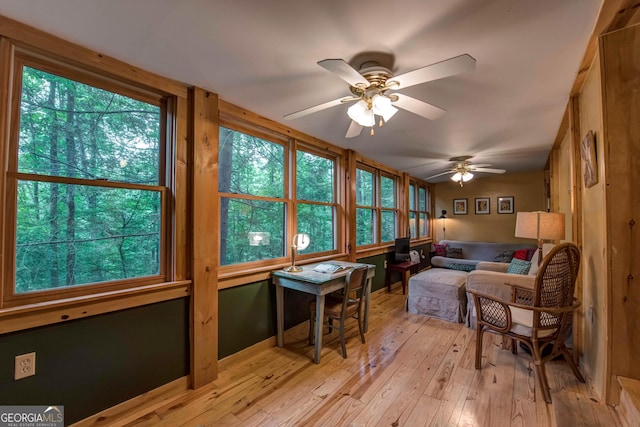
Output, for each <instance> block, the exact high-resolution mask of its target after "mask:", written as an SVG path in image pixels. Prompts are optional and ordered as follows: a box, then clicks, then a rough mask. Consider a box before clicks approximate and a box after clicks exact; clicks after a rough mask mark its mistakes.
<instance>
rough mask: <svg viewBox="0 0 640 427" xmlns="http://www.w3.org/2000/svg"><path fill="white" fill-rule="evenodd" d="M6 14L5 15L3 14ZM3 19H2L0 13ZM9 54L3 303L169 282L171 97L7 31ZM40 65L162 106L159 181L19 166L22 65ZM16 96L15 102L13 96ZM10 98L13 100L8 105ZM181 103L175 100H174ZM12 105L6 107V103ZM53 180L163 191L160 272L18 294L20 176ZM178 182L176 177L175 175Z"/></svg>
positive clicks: (6, 53)
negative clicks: (15, 39)
mask: <svg viewBox="0 0 640 427" xmlns="http://www.w3.org/2000/svg"><path fill="white" fill-rule="evenodd" d="M0 18H1V17H0ZM0 20H1V19H0ZM1 40H2V51H1V54H2V56H3V59H7V62H6V64H5V66H4V67H3V70H2V72H3V74H6V78H7V79H6V80H3V81H2V84H3V87H4V88H6V89H7V92H8V96H7V97H6V98H3V100H2V101H3V102H6V103H5V104H4V106H3V108H7V107H8V110H7V111H3V114H2V119H3V122H2V123H3V124H5V125H9V129H10V132H7V134H8V137H9V138H8V139H5V140H4V141H3V143H4V144H5V147H8V148H7V150H6V151H5V152H6V153H8V155H9V158H8V161H7V162H6V165H7V168H8V170H6V171H3V172H4V173H3V175H4V177H3V178H2V182H0V184H4V188H5V193H4V194H5V203H4V206H3V209H4V213H5V215H4V218H5V219H4V221H5V226H4V236H3V238H2V239H1V240H2V244H3V246H4V250H3V253H4V260H3V265H2V268H3V273H2V274H1V277H2V278H3V282H4V285H3V286H2V287H1V289H0V297H1V298H0V309H3V308H7V307H17V306H22V305H25V306H31V305H33V304H43V303H46V302H55V301H57V300H66V299H69V298H80V297H87V296H88V297H90V296H92V295H94V294H100V293H108V292H119V291H123V290H126V289H128V288H132V287H133V288H137V287H140V286H149V285H154V284H159V283H166V282H167V281H168V280H170V275H171V274H173V271H174V266H173V265H169V261H170V260H173V256H172V254H171V253H170V251H171V248H172V247H173V245H172V241H173V239H172V237H173V233H172V231H173V229H172V224H173V222H174V221H173V219H172V218H171V217H170V216H171V206H172V202H171V200H169V199H170V198H169V194H170V193H169V192H170V191H171V188H169V187H168V186H166V182H167V175H169V174H170V173H171V172H172V171H173V164H174V163H173V159H172V158H171V157H170V156H169V155H168V152H171V153H172V152H173V148H174V147H175V145H176V142H175V135H174V134H173V133H169V131H168V129H169V127H170V126H172V127H173V126H174V125H173V124H171V123H172V120H171V119H170V117H175V111H173V110H169V108H168V101H169V100H170V99H171V97H167V96H166V95H165V96H163V95H162V94H161V93H160V92H158V91H156V92H153V91H150V90H147V89H146V88H144V87H142V86H140V87H138V86H134V85H132V84H130V83H127V82H122V81H119V80H116V79H113V78H110V77H107V76H105V75H102V74H96V73H95V71H92V70H91V69H85V68H83V67H81V66H77V65H73V64H72V63H71V61H69V62H66V61H65V60H63V59H61V58H58V57H54V56H49V55H46V54H45V53H43V52H41V50H38V49H33V48H29V47H25V46H24V45H19V47H14V44H13V43H12V42H10V41H9V40H8V39H6V38H4V37H2V38H1ZM25 66H26V67H30V68H35V69H39V70H42V71H45V72H48V73H52V74H55V75H58V76H61V77H63V78H66V79H70V80H74V81H77V82H79V83H82V84H87V85H91V86H94V87H98V88H100V89H103V90H107V91H110V92H113V93H117V94H119V95H124V96H127V97H130V98H133V99H136V100H139V101H142V102H146V103H148V104H151V105H155V106H158V107H160V124H159V132H160V135H159V137H160V142H161V145H160V148H159V150H160V153H159V164H158V185H141V184H133V183H131V184H130V183H126V182H119V181H106V180H104V181H103V180H90V179H84V178H72V177H64V176H48V175H39V174H33V173H22V172H17V165H18V133H19V121H20V114H19V111H20V103H21V97H22V72H23V71H22V70H23V67H25ZM9 100H10V102H9ZM8 104H10V105H8ZM172 105H174V106H175V102H173V103H172ZM5 106H6V107H5ZM20 179H22V180H29V181H40V182H53V183H61V184H68V185H83V186H97V187H102V188H122V189H135V190H143V191H157V192H159V193H160V198H161V202H160V203H161V213H160V214H161V218H162V223H161V226H160V271H159V274H157V275H151V276H144V277H140V278H126V279H122V280H115V281H109V282H100V283H87V284H80V285H76V286H71V287H64V288H56V289H48V290H42V291H34V292H28V293H21V294H17V293H16V292H15V237H16V236H15V233H16V209H17V205H16V203H17V184H18V180H20ZM169 181H171V182H173V180H172V179H171V180H169Z"/></svg>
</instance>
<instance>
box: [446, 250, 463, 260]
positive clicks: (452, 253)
mask: <svg viewBox="0 0 640 427" xmlns="http://www.w3.org/2000/svg"><path fill="white" fill-rule="evenodd" d="M447 257H449V258H462V248H450V247H448V248H447Z"/></svg>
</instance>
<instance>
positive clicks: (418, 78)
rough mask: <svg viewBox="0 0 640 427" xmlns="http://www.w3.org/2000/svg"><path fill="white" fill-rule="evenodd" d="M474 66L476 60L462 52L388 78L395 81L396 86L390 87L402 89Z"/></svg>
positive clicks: (461, 71)
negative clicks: (453, 56)
mask: <svg viewBox="0 0 640 427" xmlns="http://www.w3.org/2000/svg"><path fill="white" fill-rule="evenodd" d="M475 68H476V60H475V59H473V57H471V56H470V55H467V54H464V55H460V56H456V57H455V58H450V59H445V60H444V61H440V62H436V63H435V64H431V65H427V66H426V67H422V68H418V69H417V70H413V71H409V72H408V73H404V74H400V75H399V76H395V77H393V78H391V79H389V82H387V85H388V86H391V85H390V84H389V83H390V82H397V83H398V86H391V89H394V90H396V89H403V88H405V87H409V86H413V85H418V84H421V83H426V82H430V81H433V80H438V79H442V78H444V77H449V76H455V75H456V74H461V73H465V72H467V71H473V70H475Z"/></svg>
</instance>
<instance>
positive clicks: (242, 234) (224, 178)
mask: <svg viewBox="0 0 640 427" xmlns="http://www.w3.org/2000/svg"><path fill="white" fill-rule="evenodd" d="M219 144H220V148H219V156H220V157H219V159H220V169H219V178H218V191H219V192H220V237H221V238H220V265H221V266H225V265H232V264H239V263H246V262H252V261H259V260H265V259H273V258H280V257H284V256H285V253H286V252H285V249H286V248H285V230H286V228H287V227H286V225H287V223H286V214H287V210H286V205H287V204H286V200H285V198H284V197H285V174H286V169H285V147H284V145H283V144H281V143H276V142H272V141H269V140H266V139H264V138H260V137H258V136H253V135H249V134H247V133H243V132H240V131H237V130H233V129H229V128H225V127H220V143H219ZM255 237H260V238H259V239H257V240H258V241H256V239H255Z"/></svg>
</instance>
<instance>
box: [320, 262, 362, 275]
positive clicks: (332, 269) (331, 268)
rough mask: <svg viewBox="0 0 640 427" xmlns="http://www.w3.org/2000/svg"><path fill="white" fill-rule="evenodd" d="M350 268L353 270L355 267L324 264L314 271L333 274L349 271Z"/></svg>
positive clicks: (330, 263)
mask: <svg viewBox="0 0 640 427" xmlns="http://www.w3.org/2000/svg"><path fill="white" fill-rule="evenodd" d="M350 268H353V266H351V265H340V264H334V263H332V262H323V263H321V264H318V265H316V266H315V267H313V271H317V272H318V273H327V274H333V273H336V272H338V271H343V270H348V269H350Z"/></svg>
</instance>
